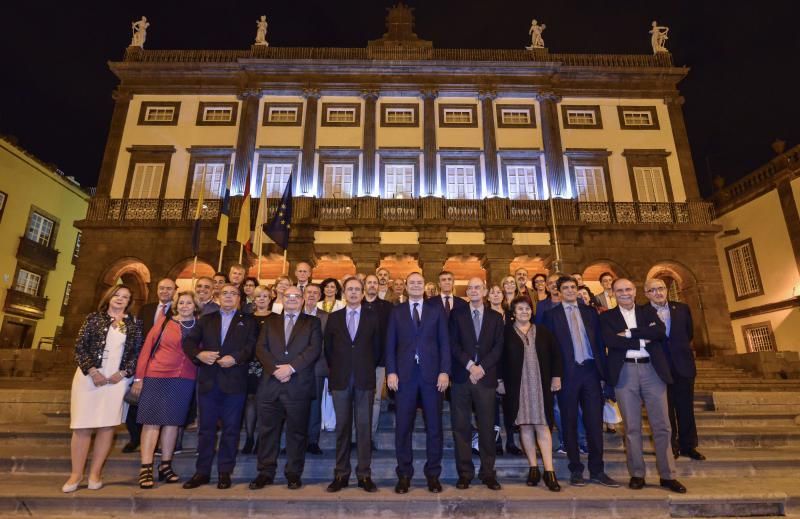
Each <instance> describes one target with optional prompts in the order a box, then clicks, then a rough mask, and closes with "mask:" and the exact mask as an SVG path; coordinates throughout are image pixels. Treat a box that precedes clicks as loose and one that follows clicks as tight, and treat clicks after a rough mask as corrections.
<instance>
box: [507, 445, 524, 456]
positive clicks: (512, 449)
mask: <svg viewBox="0 0 800 519" xmlns="http://www.w3.org/2000/svg"><path fill="white" fill-rule="evenodd" d="M506 452H507V453H509V454H511V455H512V456H522V454H523V452H522V449H520V448H519V447H517V446H516V445H514V444H513V443H506Z"/></svg>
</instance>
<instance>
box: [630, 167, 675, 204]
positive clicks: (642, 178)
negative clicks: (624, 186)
mask: <svg viewBox="0 0 800 519" xmlns="http://www.w3.org/2000/svg"><path fill="white" fill-rule="evenodd" d="M633 176H634V178H635V179H636V192H637V194H638V195H639V201H640V202H656V203H665V202H668V201H669V200H668V199H667V190H666V189H665V188H664V172H663V171H662V170H661V168H659V167H634V168H633Z"/></svg>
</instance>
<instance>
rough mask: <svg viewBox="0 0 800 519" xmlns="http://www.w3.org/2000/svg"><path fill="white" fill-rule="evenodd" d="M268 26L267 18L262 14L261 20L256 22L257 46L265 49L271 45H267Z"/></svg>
mask: <svg viewBox="0 0 800 519" xmlns="http://www.w3.org/2000/svg"><path fill="white" fill-rule="evenodd" d="M267 25H268V24H267V17H266V16H264V15H263V14H262V15H261V19H260V20H258V21H256V43H255V44H256V45H264V46H265V47H266V46H267V45H269V43H267Z"/></svg>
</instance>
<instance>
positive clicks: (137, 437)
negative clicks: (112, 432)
mask: <svg viewBox="0 0 800 519" xmlns="http://www.w3.org/2000/svg"><path fill="white" fill-rule="evenodd" d="M138 412H139V406H138V405H131V406H128V414H127V415H125V427H126V428H127V429H128V434H129V435H130V437H131V443H134V444H136V445H139V443H140V442H141V440H142V424H140V423H136V414H137V413H138Z"/></svg>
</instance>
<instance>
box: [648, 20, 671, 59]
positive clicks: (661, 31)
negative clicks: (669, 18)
mask: <svg viewBox="0 0 800 519" xmlns="http://www.w3.org/2000/svg"><path fill="white" fill-rule="evenodd" d="M650 25H652V27H653V28H652V29H651V30H650V45H652V46H653V54H658V53H659V52H669V51H668V50H667V48H666V47H665V46H664V44H665V43H666V42H667V38H668V36H667V33H668V32H669V27H663V26H660V25H658V22H656V21H655V20H653V23H652V24H650Z"/></svg>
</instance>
